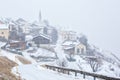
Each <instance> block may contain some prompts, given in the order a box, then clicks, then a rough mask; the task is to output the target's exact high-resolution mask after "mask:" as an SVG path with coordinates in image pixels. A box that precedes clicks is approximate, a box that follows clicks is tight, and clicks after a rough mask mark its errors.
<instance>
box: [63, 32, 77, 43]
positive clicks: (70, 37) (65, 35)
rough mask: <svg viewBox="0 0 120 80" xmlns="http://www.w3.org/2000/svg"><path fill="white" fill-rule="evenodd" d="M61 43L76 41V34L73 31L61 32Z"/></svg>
mask: <svg viewBox="0 0 120 80" xmlns="http://www.w3.org/2000/svg"><path fill="white" fill-rule="evenodd" d="M61 36H62V41H65V40H76V38H77V36H76V32H74V31H61Z"/></svg>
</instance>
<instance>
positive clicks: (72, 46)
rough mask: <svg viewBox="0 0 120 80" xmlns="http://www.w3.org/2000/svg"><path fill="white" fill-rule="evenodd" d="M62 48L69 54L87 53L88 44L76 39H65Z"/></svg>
mask: <svg viewBox="0 0 120 80" xmlns="http://www.w3.org/2000/svg"><path fill="white" fill-rule="evenodd" d="M62 49H63V50H64V52H65V53H67V54H78V55H79V54H85V53H86V46H85V45H84V44H82V43H79V42H76V41H65V42H63V44H62Z"/></svg>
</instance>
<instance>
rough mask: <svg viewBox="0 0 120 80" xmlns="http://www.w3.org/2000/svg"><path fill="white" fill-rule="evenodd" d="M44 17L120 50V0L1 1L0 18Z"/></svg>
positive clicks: (102, 44)
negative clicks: (40, 14)
mask: <svg viewBox="0 0 120 80" xmlns="http://www.w3.org/2000/svg"><path fill="white" fill-rule="evenodd" d="M39 11H41V13H42V19H43V20H44V19H47V20H49V22H50V24H51V25H53V26H56V27H61V28H62V29H68V28H69V30H74V31H77V32H79V33H83V34H85V35H86V36H87V37H88V39H89V43H91V44H95V45H96V46H98V47H100V48H102V49H105V50H109V51H112V52H117V53H119V52H120V36H119V35H120V31H119V30H120V0H0V17H3V18H4V17H10V18H13V19H17V18H20V17H21V18H24V19H26V20H28V21H30V22H32V21H35V20H38V14H39Z"/></svg>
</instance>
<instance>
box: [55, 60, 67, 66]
mask: <svg viewBox="0 0 120 80" xmlns="http://www.w3.org/2000/svg"><path fill="white" fill-rule="evenodd" d="M57 65H58V66H60V67H66V66H68V62H67V60H66V59H64V58H63V59H61V60H60V59H58V60H57Z"/></svg>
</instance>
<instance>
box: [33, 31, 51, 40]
mask: <svg viewBox="0 0 120 80" xmlns="http://www.w3.org/2000/svg"><path fill="white" fill-rule="evenodd" d="M39 36H42V37H44V38H46V39H49V40H51V39H50V37H49V36H48V35H45V34H42V33H38V34H36V35H33V38H36V37H39Z"/></svg>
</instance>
